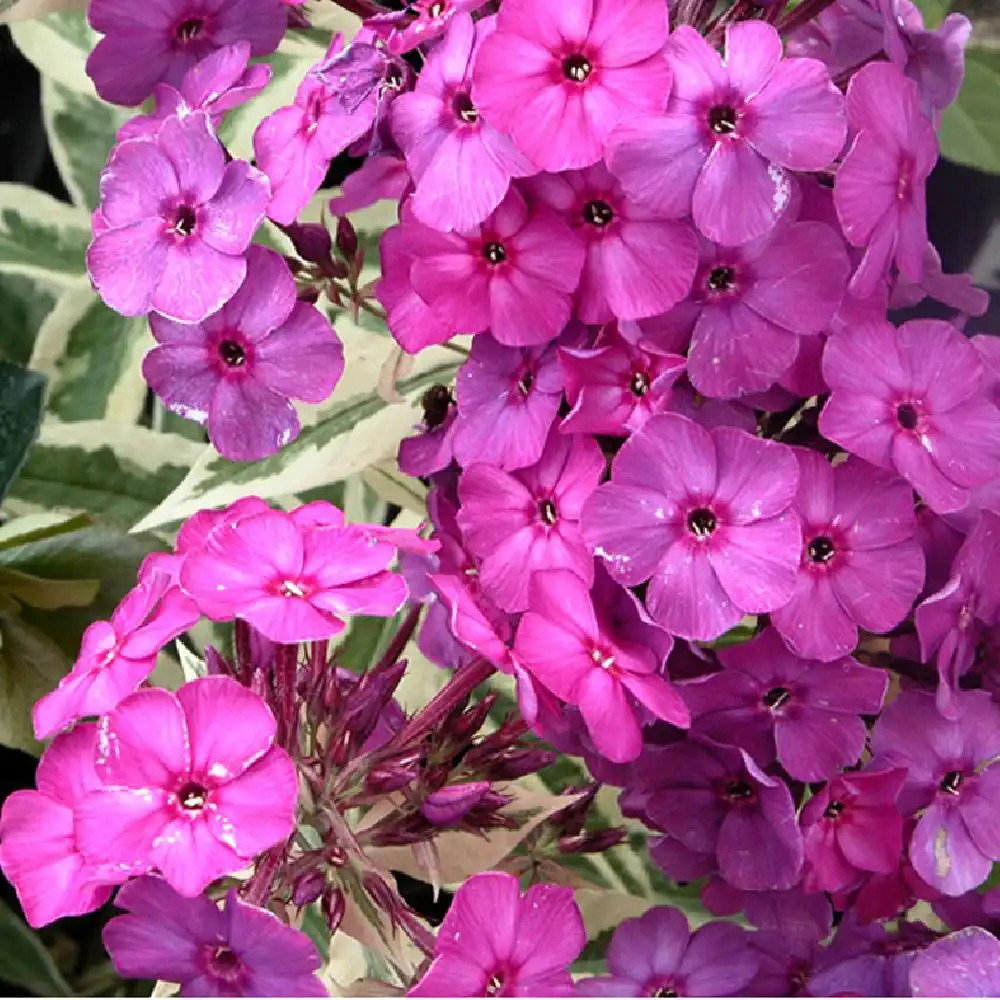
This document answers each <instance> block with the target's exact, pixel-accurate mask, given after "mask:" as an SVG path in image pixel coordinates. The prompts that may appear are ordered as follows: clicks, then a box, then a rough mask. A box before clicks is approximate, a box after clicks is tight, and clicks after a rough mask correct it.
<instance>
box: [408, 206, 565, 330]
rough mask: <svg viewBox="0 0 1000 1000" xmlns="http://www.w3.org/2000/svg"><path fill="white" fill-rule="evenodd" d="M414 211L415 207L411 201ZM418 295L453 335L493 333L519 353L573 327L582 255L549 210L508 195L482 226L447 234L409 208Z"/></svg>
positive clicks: (414, 281)
mask: <svg viewBox="0 0 1000 1000" xmlns="http://www.w3.org/2000/svg"><path fill="white" fill-rule="evenodd" d="M407 205H409V202H407ZM403 232H404V233H405V234H406V239H407V241H408V243H409V245H410V250H411V252H412V253H413V256H414V261H413V265H412V267H411V269H410V280H411V281H412V282H413V289H414V291H415V292H416V293H417V295H419V296H420V298H421V299H423V300H424V301H425V302H426V303H427V305H428V306H430V308H431V310H432V311H433V312H434V313H435V314H436V315H437V316H438V317H440V319H441V320H443V321H444V322H445V323H446V324H447V325H449V326H450V327H451V329H452V330H453V331H454V332H461V333H480V332H481V331H483V330H486V329H487V328H489V330H490V332H491V333H492V334H493V336H494V337H495V338H496V339H497V340H498V341H499V342H500V343H501V344H507V345H510V346H514V347H523V346H527V345H536V344H544V343H547V342H548V341H550V340H552V338H553V337H555V336H557V335H558V334H559V333H560V332H561V331H562V329H563V327H564V326H566V324H567V323H568V322H569V319H570V315H571V313H572V297H573V292H574V291H576V286H577V283H578V281H579V279H580V270H581V268H582V267H583V258H584V249H583V243H582V241H581V240H580V238H579V236H577V235H576V234H574V233H573V231H572V230H571V229H570V227H569V226H567V225H566V224H565V223H564V222H563V221H562V220H561V219H560V218H559V217H558V216H557V215H556V214H555V212H552V211H551V210H549V209H547V208H546V207H545V206H544V205H539V206H535V207H532V208H529V207H528V205H527V204H526V203H525V201H524V199H523V198H522V197H521V196H520V195H519V194H518V193H517V191H514V190H512V191H510V192H509V193H508V195H507V197H506V198H504V200H503V201H502V202H501V204H500V206H499V207H498V208H497V209H496V211H495V212H493V214H492V215H490V216H489V217H488V218H487V219H486V220H485V221H484V222H483V223H482V225H480V226H473V227H471V228H470V229H468V230H466V231H465V232H462V233H442V232H439V231H437V230H435V229H431V228H429V227H428V226H425V225H423V223H421V222H418V221H417V220H416V219H415V218H414V217H413V215H412V211H411V209H409V208H408V207H404V209H403Z"/></svg>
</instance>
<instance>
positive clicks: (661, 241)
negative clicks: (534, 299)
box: [524, 163, 698, 323]
mask: <svg viewBox="0 0 1000 1000" xmlns="http://www.w3.org/2000/svg"><path fill="white" fill-rule="evenodd" d="M524 188H525V190H526V191H528V192H529V193H530V195H531V197H532V199H533V201H535V202H539V203H544V204H547V205H549V206H551V207H552V208H553V209H555V210H556V211H557V212H559V213H560V214H561V215H562V216H563V217H564V218H565V220H566V222H567V223H568V224H569V225H570V226H571V227H572V229H573V230H574V232H576V233H577V235H578V237H579V238H580V239H581V240H582V241H583V244H584V246H585V247H586V260H585V262H584V265H583V271H582V274H581V276H580V281H579V289H578V290H577V292H576V300H575V304H574V313H575V315H576V316H577V318H578V319H580V320H581V321H582V322H584V323H607V322H608V321H609V320H612V319H620V320H638V319H643V318H644V317H648V316H655V315H657V314H658V313H662V312H665V311H666V310H668V309H670V308H671V307H672V306H674V305H676V304H677V303H678V302H680V301H681V300H682V299H683V298H684V297H685V296H686V295H687V294H688V292H689V291H690V290H691V283H692V281H693V280H694V275H695V269H696V267H697V263H698V240H697V237H696V235H695V232H694V230H693V229H692V228H691V226H690V225H688V223H687V222H682V221H678V220H677V219H674V218H671V217H667V216H665V215H664V214H663V213H661V212H659V211H657V210H655V209H651V208H650V207H649V206H648V205H647V204H646V203H644V202H641V201H638V200H635V199H632V198H628V197H626V195H625V193H624V192H623V191H622V189H621V186H620V185H619V184H618V182H617V181H616V180H615V179H614V177H612V176H611V174H610V173H608V170H607V168H606V167H605V166H604V164H603V163H598V164H595V165H594V166H593V167H590V168H589V169H587V170H579V171H570V172H568V173H563V174H539V175H537V176H535V177H532V178H530V179H529V180H527V181H525V182H524ZM667 261H669V266H664V263H665V262H667Z"/></svg>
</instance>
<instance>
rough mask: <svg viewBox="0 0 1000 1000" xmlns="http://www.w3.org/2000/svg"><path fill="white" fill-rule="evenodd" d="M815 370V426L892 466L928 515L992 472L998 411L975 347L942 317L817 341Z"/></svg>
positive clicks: (998, 451) (999, 453) (950, 505)
mask: <svg viewBox="0 0 1000 1000" xmlns="http://www.w3.org/2000/svg"><path fill="white" fill-rule="evenodd" d="M823 376H824V378H825V379H826V382H827V384H828V385H829V386H830V388H831V389H832V390H833V392H832V394H831V396H830V399H829V400H828V401H827V404H826V406H825V407H824V408H823V412H822V413H821V414H820V418H819V429H820V431H821V432H822V433H823V434H824V435H825V436H826V437H828V438H829V439H830V440H831V441H835V442H836V443H837V444H839V445H841V447H843V448H846V449H847V450H848V451H850V452H853V453H854V454H856V455H858V456H860V457H861V458H863V459H864V460H865V461H866V462H871V464H872V465H875V466H878V467H879V468H880V469H895V470H896V471H897V472H898V473H899V474H900V475H901V476H902V477H903V478H904V479H906V480H907V481H908V482H909V483H910V485H911V486H913V488H914V489H915V490H917V492H918V493H919V494H920V495H921V497H922V498H923V500H924V501H925V503H926V504H927V505H928V506H929V507H930V508H931V509H932V510H934V511H936V512H937V513H939V514H941V513H949V512H950V511H956V510H961V509H962V508H963V507H964V506H966V504H967V503H968V502H969V487H972V486H977V485H979V484H981V483H985V482H986V481H988V480H990V479H993V478H995V477H996V476H997V473H998V471H1000V410H997V408H996V407H995V406H994V405H993V404H992V403H991V402H990V400H989V398H988V397H987V395H986V387H985V382H984V374H983V365H982V362H981V361H980V359H979V354H978V353H977V351H976V349H975V348H974V347H973V346H972V345H971V344H970V343H969V341H968V340H967V339H966V338H965V337H964V336H962V334H961V333H960V332H959V331H958V330H956V329H955V327H953V326H951V325H950V324H949V323H944V322H942V321H940V320H913V321H911V322H909V323H904V324H903V325H902V326H901V327H899V329H896V328H895V327H893V326H892V325H891V324H889V323H887V322H871V323H867V324H862V325H859V326H857V327H854V328H853V329H851V330H845V331H843V332H842V333H839V334H837V335H836V336H834V337H831V338H830V339H829V341H828V342H827V345H826V352H825V353H824V355H823Z"/></svg>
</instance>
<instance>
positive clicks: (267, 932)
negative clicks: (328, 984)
mask: <svg viewBox="0 0 1000 1000" xmlns="http://www.w3.org/2000/svg"><path fill="white" fill-rule="evenodd" d="M115 905H116V906H118V907H119V908H120V909H123V910H127V911H128V912H127V913H125V914H122V915H120V916H117V917H113V918H112V919H111V920H110V921H108V923H107V925H106V926H105V928H104V934H103V937H104V946H105V948H107V950H108V954H109V955H110V956H111V961H112V962H113V963H114V966H115V968H116V969H117V970H118V973H119V974H120V975H122V976H124V977H125V978H127V979H159V980H163V981H165V982H171V983H179V984H180V987H181V990H180V995H181V996H199V997H234V996H237V997H240V996H242V997H250V996H272V997H283V996H304V997H325V996H326V995H327V991H326V988H325V987H324V986H323V984H322V982H321V981H320V980H319V978H318V977H317V976H316V972H317V971H318V970H319V968H320V965H321V964H322V963H321V960H320V956H319V952H317V951H316V948H315V946H314V945H313V943H312V941H310V940H309V938H308V937H306V935H305V934H303V933H302V932H301V931H296V930H293V929H292V928H291V927H289V926H288V925H287V924H283V923H282V922H281V921H280V920H279V919H278V918H277V917H276V916H275V915H274V914H273V913H271V912H269V911H268V910H262V909H259V908H258V907H256V906H249V905H248V904H246V903H244V902H242V900H240V898H239V896H238V895H237V892H236V890H235V889H230V890H229V893H228V895H227V897H226V906H225V909H224V910H220V909H219V907H218V906H216V904H215V903H214V902H212V900H210V899H208V898H207V897H205V896H194V897H191V898H186V897H184V896H180V895H178V894H177V893H176V892H175V891H174V890H173V889H172V888H171V887H170V885H169V884H168V883H167V882H165V881H164V880H163V879H160V878H155V877H153V876H148V875H147V876H143V877H142V878H138V879H136V880H135V881H133V882H130V883H129V884H128V885H126V886H124V887H123V888H122V889H121V890H120V891H119V893H118V897H117V899H115Z"/></svg>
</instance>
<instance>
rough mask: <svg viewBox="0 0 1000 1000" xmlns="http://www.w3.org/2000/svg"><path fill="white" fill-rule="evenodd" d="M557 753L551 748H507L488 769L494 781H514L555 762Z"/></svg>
mask: <svg viewBox="0 0 1000 1000" xmlns="http://www.w3.org/2000/svg"><path fill="white" fill-rule="evenodd" d="M556 759H557V755H556V754H554V753H553V752H552V751H551V750H529V749H525V750H507V751H505V752H504V753H503V754H502V755H501V756H500V757H498V758H497V761H496V763H495V764H493V765H491V766H490V768H489V770H488V771H487V774H488V776H489V777H490V779H491V780H493V781H513V780H514V779H515V778H523V777H524V776H525V775H526V774H534V773H535V772H536V771H541V770H542V769H543V768H546V767H548V766H549V765H550V764H554V763H555V761H556Z"/></svg>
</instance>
